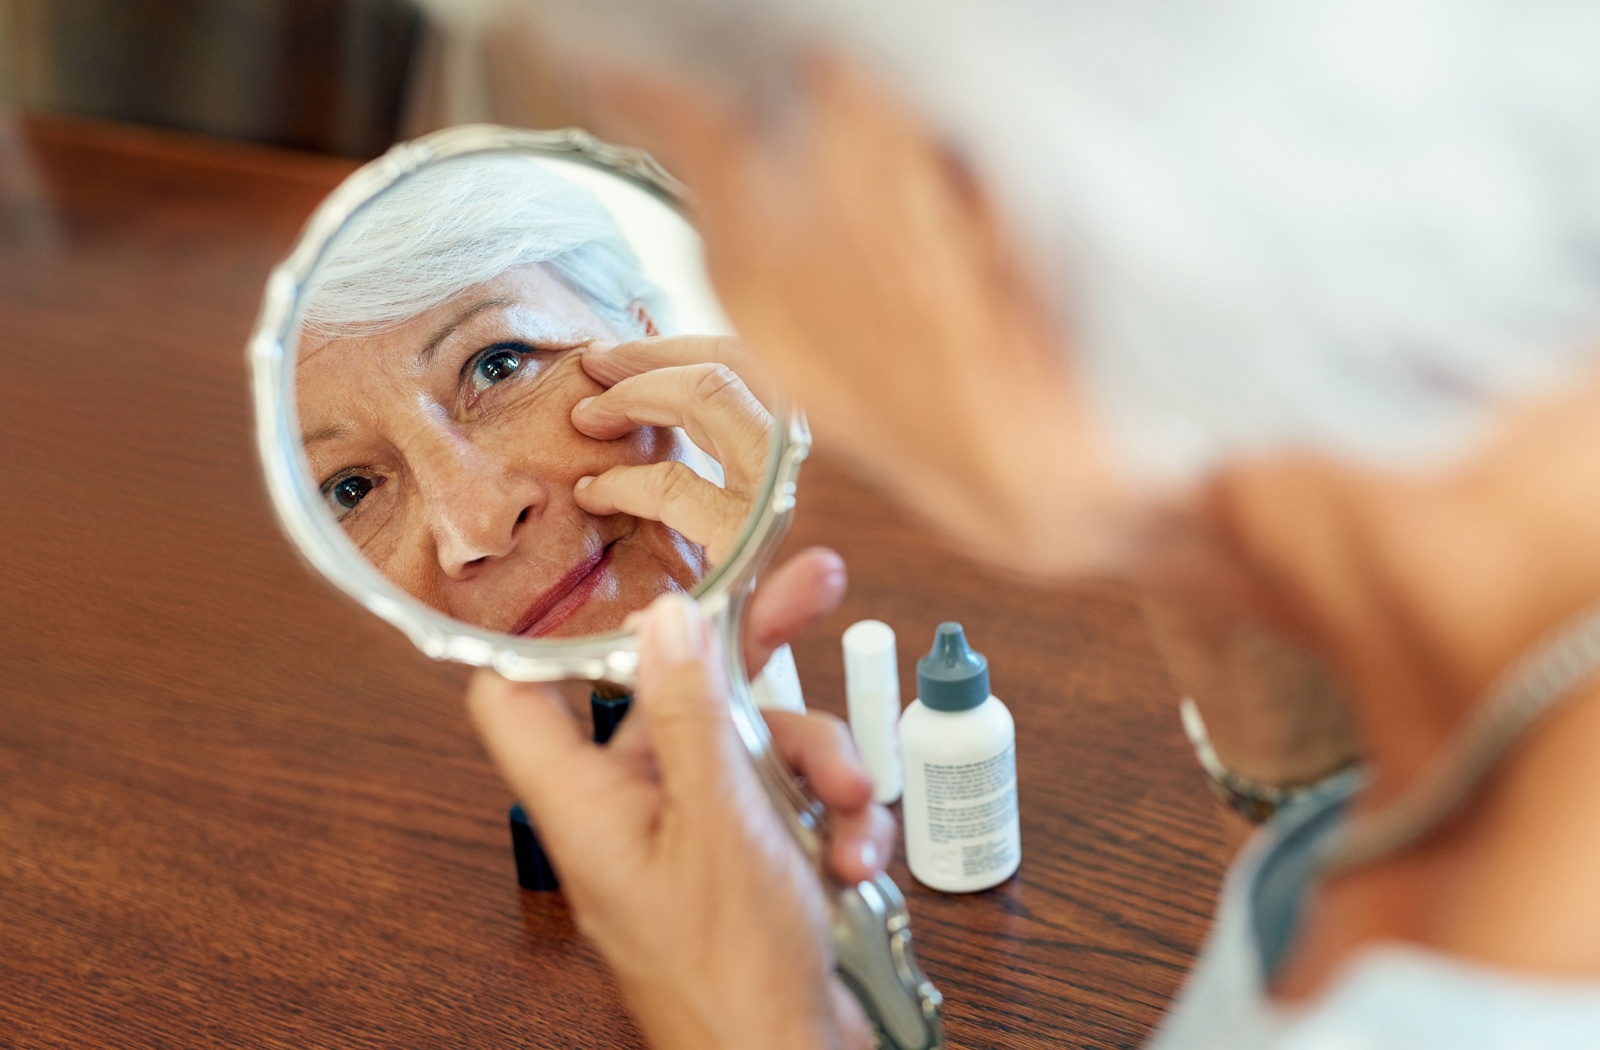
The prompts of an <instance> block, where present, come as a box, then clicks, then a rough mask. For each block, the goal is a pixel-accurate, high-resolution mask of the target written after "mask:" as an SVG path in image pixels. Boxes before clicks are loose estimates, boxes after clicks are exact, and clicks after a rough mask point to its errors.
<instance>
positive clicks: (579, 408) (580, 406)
mask: <svg viewBox="0 0 1600 1050" xmlns="http://www.w3.org/2000/svg"><path fill="white" fill-rule="evenodd" d="M593 400H594V398H592V397H586V398H584V399H583V400H582V401H579V402H578V403H577V404H576V405H573V406H572V410H573V411H574V412H582V411H583V410H584V409H586V408H588V407H589V402H591V401H593Z"/></svg>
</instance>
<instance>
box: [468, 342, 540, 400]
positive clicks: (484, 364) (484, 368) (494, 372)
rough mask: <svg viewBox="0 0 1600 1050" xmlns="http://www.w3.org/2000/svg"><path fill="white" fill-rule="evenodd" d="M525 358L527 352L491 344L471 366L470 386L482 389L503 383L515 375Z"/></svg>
mask: <svg viewBox="0 0 1600 1050" xmlns="http://www.w3.org/2000/svg"><path fill="white" fill-rule="evenodd" d="M526 360H527V353H526V352H524V351H522V350H520V349H518V348H515V347H508V346H492V347H490V348H489V349H488V350H485V351H484V352H483V354H482V355H481V356H480V357H479V358H478V363H477V364H475V365H473V367H472V386H473V388H474V389H475V390H484V389H487V388H488V387H491V386H494V385H495V384H496V383H503V382H505V381H506V380H507V379H510V378H511V377H512V376H514V375H516V374H517V372H518V371H520V370H521V368H522V364H523V362H524V361H526Z"/></svg>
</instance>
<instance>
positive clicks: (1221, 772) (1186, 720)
mask: <svg viewBox="0 0 1600 1050" xmlns="http://www.w3.org/2000/svg"><path fill="white" fill-rule="evenodd" d="M1178 714H1179V716H1180V717H1181V718H1182V719H1183V732H1184V735H1185V736H1187V737H1188V738H1189V744H1190V746H1191V747H1193V748H1194V756H1195V758H1196V759H1198V760H1199V762H1200V768H1201V769H1203V770H1205V774H1206V783H1207V784H1209V785H1210V786H1211V793H1212V794H1214V795H1216V796H1217V797H1218V798H1219V799H1221V800H1222V801H1223V802H1225V803H1227V805H1228V808H1230V809H1232V810H1233V811H1234V812H1235V813H1238V814H1239V815H1240V816H1241V817H1243V818H1244V819H1246V820H1248V821H1249V822H1250V823H1252V824H1263V823H1265V822H1266V821H1268V820H1270V819H1272V816H1273V814H1275V813H1277V812H1278V811H1279V810H1280V809H1283V808H1284V807H1285V806H1288V805H1290V804H1292V803H1294V802H1297V801H1299V800H1300V799H1302V798H1305V797H1306V796H1307V795H1311V794H1313V793H1315V792H1316V791H1317V789H1319V788H1320V787H1322V785H1324V784H1326V783H1327V782H1328V781H1330V780H1332V779H1333V778H1335V777H1338V776H1342V775H1343V774H1344V773H1346V772H1347V771H1348V770H1350V769H1351V768H1352V767H1354V766H1357V765H1360V764H1361V763H1360V761H1359V760H1352V761H1350V762H1348V763H1346V764H1345V765H1342V766H1340V767H1339V768H1338V769H1335V770H1334V771H1333V772H1331V773H1329V774H1328V775H1327V776H1323V777H1318V778H1317V779H1316V780H1313V781H1311V782H1310V783H1307V784H1295V785H1291V786H1289V787H1278V786H1276V785H1273V784H1263V783H1261V782H1260V781H1259V780H1251V779H1250V778H1249V777H1246V776H1241V775H1239V774H1238V773H1235V772H1234V771H1233V770H1231V769H1229V768H1228V767H1227V766H1225V765H1223V764H1222V760H1221V759H1220V758H1218V757H1217V750H1216V748H1214V747H1212V746H1211V734H1210V733H1208V732H1207V731H1206V722H1205V719H1203V718H1201V717H1200V708H1199V707H1197V706H1196V705H1195V702H1194V698H1193V697H1188V696H1186V697H1184V698H1183V699H1182V700H1180V701H1178Z"/></svg>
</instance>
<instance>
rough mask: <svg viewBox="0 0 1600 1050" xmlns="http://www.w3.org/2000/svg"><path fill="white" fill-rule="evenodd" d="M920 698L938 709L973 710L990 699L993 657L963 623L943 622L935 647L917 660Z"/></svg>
mask: <svg viewBox="0 0 1600 1050" xmlns="http://www.w3.org/2000/svg"><path fill="white" fill-rule="evenodd" d="M917 699H918V700H921V701H922V704H923V706H924V707H931V708H933V709H934V710H935V711H970V710H972V709H973V708H974V707H977V706H978V705H979V704H981V703H983V702H984V701H985V700H987V699H989V661H988V660H986V659H985V658H984V655H983V654H982V653H979V652H974V651H973V649H972V647H971V646H970V645H968V644H967V635H966V632H965V631H963V630H962V629H961V625H960V624H959V623H956V622H955V621H953V620H949V621H946V622H944V623H941V624H940V625H939V629H938V630H937V631H935V632H934V634H933V650H932V651H931V652H929V653H928V655H927V656H924V657H923V658H922V659H920V660H918V661H917Z"/></svg>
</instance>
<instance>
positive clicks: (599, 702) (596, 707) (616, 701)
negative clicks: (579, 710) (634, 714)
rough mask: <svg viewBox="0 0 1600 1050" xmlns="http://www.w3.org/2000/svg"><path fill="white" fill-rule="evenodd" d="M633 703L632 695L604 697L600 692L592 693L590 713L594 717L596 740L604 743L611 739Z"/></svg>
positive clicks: (598, 742)
mask: <svg viewBox="0 0 1600 1050" xmlns="http://www.w3.org/2000/svg"><path fill="white" fill-rule="evenodd" d="M632 705H633V697H631V696H619V697H604V696H601V695H600V694H599V693H590V694H589V713H590V715H592V716H593V718H594V742H595V743H597V744H604V743H605V742H606V741H608V740H610V739H611V734H612V733H615V732H616V731H617V727H618V726H620V725H621V724H622V720H623V719H624V718H626V717H627V715H628V708H629V707H631V706H632Z"/></svg>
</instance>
